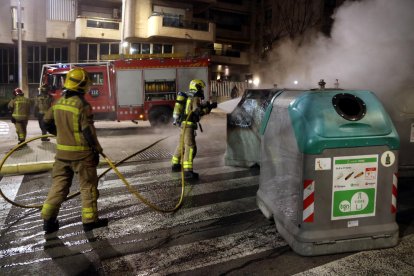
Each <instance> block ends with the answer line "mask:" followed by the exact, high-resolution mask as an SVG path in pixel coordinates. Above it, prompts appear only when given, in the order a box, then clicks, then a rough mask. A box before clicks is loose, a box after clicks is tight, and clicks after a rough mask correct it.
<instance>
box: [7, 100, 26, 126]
mask: <svg viewBox="0 0 414 276" xmlns="http://www.w3.org/2000/svg"><path fill="white" fill-rule="evenodd" d="M8 108H9V109H10V110H12V112H13V113H12V117H13V119H15V120H16V121H27V120H28V119H29V115H30V100H29V99H28V98H26V97H25V96H23V95H17V96H16V97H14V99H12V100H11V101H10V102H9V104H8Z"/></svg>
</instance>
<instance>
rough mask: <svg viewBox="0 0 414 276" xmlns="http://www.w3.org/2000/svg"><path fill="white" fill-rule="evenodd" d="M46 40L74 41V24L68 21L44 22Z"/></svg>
mask: <svg viewBox="0 0 414 276" xmlns="http://www.w3.org/2000/svg"><path fill="white" fill-rule="evenodd" d="M46 39H68V40H74V39H75V24H74V23H73V22H70V21H57V20H47V21H46Z"/></svg>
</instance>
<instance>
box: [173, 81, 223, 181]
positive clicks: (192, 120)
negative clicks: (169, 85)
mask: <svg viewBox="0 0 414 276" xmlns="http://www.w3.org/2000/svg"><path fill="white" fill-rule="evenodd" d="M205 87H206V85H205V83H204V81H202V80H199V79H194V80H192V81H191V82H190V85H189V91H188V92H187V93H184V92H179V93H178V95H177V100H176V103H175V107H174V111H173V120H174V121H173V124H174V125H178V126H181V128H182V131H181V134H180V140H179V143H178V145H177V147H176V149H175V152H174V155H173V157H172V160H171V163H172V171H173V172H179V171H181V169H183V170H184V178H185V179H189V180H191V179H194V180H195V179H198V173H196V172H194V171H193V160H194V157H195V155H196V153H197V145H196V141H195V136H196V130H197V128H198V126H199V127H200V130H201V131H202V129H201V125H200V123H199V122H200V118H201V117H202V116H204V115H207V114H209V113H210V111H211V109H213V108H215V107H217V103H212V104H210V102H205V101H204V90H203V89H204V88H205ZM182 146H183V147H184V148H182ZM182 154H183V155H182ZM181 159H182V160H181ZM181 161H182V167H181Z"/></svg>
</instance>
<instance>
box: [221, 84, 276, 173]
mask: <svg viewBox="0 0 414 276" xmlns="http://www.w3.org/2000/svg"><path fill="white" fill-rule="evenodd" d="M277 92H278V90H275V89H247V90H245V92H244V94H243V97H242V98H241V100H240V102H239V103H238V105H237V106H236V108H235V109H234V110H233V112H231V113H230V114H227V150H226V154H225V163H226V165H229V166H241V167H251V166H253V165H255V164H260V140H261V136H260V128H261V124H262V120H263V117H264V115H265V112H266V109H267V107H268V105H269V104H270V103H271V101H272V98H273V97H274V96H275V94H276V93H277Z"/></svg>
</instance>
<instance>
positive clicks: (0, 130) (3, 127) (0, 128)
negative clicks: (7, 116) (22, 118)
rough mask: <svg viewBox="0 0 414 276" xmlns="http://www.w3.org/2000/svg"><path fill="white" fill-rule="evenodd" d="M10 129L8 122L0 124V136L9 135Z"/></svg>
mask: <svg viewBox="0 0 414 276" xmlns="http://www.w3.org/2000/svg"><path fill="white" fill-rule="evenodd" d="M9 131H10V127H9V124H8V123H6V122H0V135H4V134H9Z"/></svg>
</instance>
